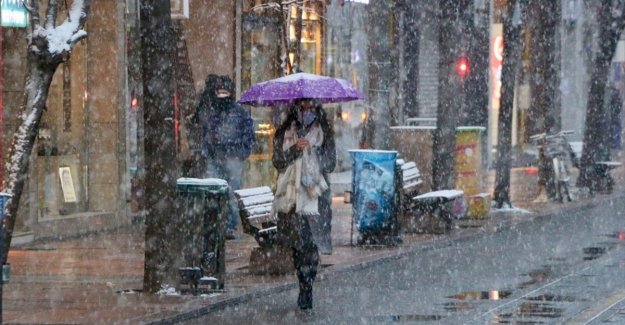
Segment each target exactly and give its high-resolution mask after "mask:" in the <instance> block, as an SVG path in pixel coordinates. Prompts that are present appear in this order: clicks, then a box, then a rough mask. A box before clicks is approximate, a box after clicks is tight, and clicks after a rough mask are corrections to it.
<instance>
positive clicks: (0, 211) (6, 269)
mask: <svg viewBox="0 0 625 325" xmlns="http://www.w3.org/2000/svg"><path fill="white" fill-rule="evenodd" d="M12 196H13V195H11V194H8V193H4V192H0V254H2V252H4V227H2V226H1V225H3V224H4V206H5V205H6V203H7V201H8V200H9V199H10V198H11V197H12ZM3 259H4V257H3V256H2V255H0V260H3ZM10 274H11V268H10V264H9V263H6V264H4V265H2V283H7V282H9V278H10ZM0 299H1V298H0ZM0 310H1V309H0Z"/></svg>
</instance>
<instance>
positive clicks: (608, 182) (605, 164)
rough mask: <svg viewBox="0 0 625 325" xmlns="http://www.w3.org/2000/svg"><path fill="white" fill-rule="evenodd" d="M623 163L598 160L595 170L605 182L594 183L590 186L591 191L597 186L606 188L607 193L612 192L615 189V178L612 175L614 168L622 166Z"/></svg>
mask: <svg viewBox="0 0 625 325" xmlns="http://www.w3.org/2000/svg"><path fill="white" fill-rule="evenodd" d="M622 165H623V164H622V163H620V162H617V161H597V162H595V165H594V172H595V173H596V174H597V175H598V176H599V180H600V181H603V182H605V184H594V185H595V186H591V187H590V191H591V193H592V192H593V190H594V189H595V188H597V189H602V188H603V189H605V191H606V192H607V193H612V190H613V189H614V179H613V178H612V175H610V171H611V170H612V169H615V168H618V167H621V166H622Z"/></svg>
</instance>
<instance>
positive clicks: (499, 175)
mask: <svg viewBox="0 0 625 325" xmlns="http://www.w3.org/2000/svg"><path fill="white" fill-rule="evenodd" d="M517 1H523V0H511V1H508V4H507V8H506V14H505V16H504V22H503V36H504V53H503V67H502V71H501V106H500V108H499V125H498V132H497V134H498V139H497V162H496V166H497V168H496V173H495V193H494V195H493V196H494V201H495V207H497V208H502V207H503V206H504V204H507V205H508V206H512V204H511V202H510V160H511V151H512V111H513V105H514V85H515V80H516V74H517V71H518V67H519V58H520V54H521V48H522V46H521V44H522V39H521V37H520V34H521V29H522V26H521V24H520V22H514V21H513V19H514V18H515V14H516V15H522V12H523V9H522V3H520V2H519V3H517ZM515 10H518V11H519V12H517V13H515Z"/></svg>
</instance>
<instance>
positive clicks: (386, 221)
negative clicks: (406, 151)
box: [349, 150, 397, 232]
mask: <svg viewBox="0 0 625 325" xmlns="http://www.w3.org/2000/svg"><path fill="white" fill-rule="evenodd" d="M349 153H350V155H351V156H352V159H353V171H352V173H353V174H352V177H353V178H352V193H353V201H352V202H353V203H352V210H353V218H354V223H355V224H356V227H357V228H358V230H359V231H361V232H364V231H366V232H376V231H379V230H382V229H385V228H387V227H389V226H390V224H391V221H392V219H391V216H392V213H393V212H394V210H395V207H394V201H393V199H394V196H395V160H396V159H397V151H382V150H350V151H349Z"/></svg>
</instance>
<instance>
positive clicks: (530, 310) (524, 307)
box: [519, 302, 564, 318]
mask: <svg viewBox="0 0 625 325" xmlns="http://www.w3.org/2000/svg"><path fill="white" fill-rule="evenodd" d="M563 313H564V308H557V307H553V306H552V305H551V304H545V303H533V302H532V303H526V302H524V303H522V304H521V306H520V307H519V316H521V317H538V318H559V317H562V314H563Z"/></svg>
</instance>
